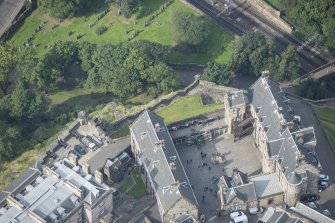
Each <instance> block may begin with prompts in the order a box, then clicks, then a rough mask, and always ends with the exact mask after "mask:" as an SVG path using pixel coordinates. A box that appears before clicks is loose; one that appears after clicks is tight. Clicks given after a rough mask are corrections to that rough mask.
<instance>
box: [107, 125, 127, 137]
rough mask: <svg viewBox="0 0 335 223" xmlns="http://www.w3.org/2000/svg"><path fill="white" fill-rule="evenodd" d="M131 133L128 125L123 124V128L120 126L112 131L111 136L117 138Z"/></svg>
mask: <svg viewBox="0 0 335 223" xmlns="http://www.w3.org/2000/svg"><path fill="white" fill-rule="evenodd" d="M129 134H130V130H129V127H128V126H123V127H121V128H119V129H118V130H117V131H116V132H114V133H112V135H111V137H112V139H116V138H121V137H124V136H127V135H129Z"/></svg>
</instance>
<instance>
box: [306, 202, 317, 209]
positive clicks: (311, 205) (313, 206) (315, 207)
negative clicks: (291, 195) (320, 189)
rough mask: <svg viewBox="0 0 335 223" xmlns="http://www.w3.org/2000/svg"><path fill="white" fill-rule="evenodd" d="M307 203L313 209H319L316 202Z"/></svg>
mask: <svg viewBox="0 0 335 223" xmlns="http://www.w3.org/2000/svg"><path fill="white" fill-rule="evenodd" d="M306 205H307V206H308V207H310V208H312V209H315V210H316V209H318V206H316V204H315V203H314V202H308V203H306Z"/></svg>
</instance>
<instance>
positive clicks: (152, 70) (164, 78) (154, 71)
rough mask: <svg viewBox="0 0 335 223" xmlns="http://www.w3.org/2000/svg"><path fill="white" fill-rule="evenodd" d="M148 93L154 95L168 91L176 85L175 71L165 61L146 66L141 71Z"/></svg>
mask: <svg viewBox="0 0 335 223" xmlns="http://www.w3.org/2000/svg"><path fill="white" fill-rule="evenodd" d="M142 78H143V79H144V80H145V83H146V84H145V85H146V87H147V88H148V93H149V94H150V95H152V96H154V97H157V96H158V95H159V94H162V93H168V92H170V91H172V90H173V89H175V88H176V87H177V86H178V81H177V78H176V72H175V71H174V70H173V69H172V68H171V67H169V66H167V65H166V64H165V63H158V64H155V65H153V66H150V67H148V68H147V69H146V70H145V71H143V73H142Z"/></svg>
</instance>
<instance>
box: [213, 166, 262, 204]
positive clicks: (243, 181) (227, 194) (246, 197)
mask: <svg viewBox="0 0 335 223" xmlns="http://www.w3.org/2000/svg"><path fill="white" fill-rule="evenodd" d="M218 186H219V187H223V188H222V192H223V198H224V203H225V204H229V203H230V202H232V201H233V200H234V199H235V198H238V199H240V200H242V201H244V202H250V201H255V200H257V194H256V189H255V185H254V183H253V182H249V183H248V182H247V175H245V174H244V173H242V172H240V171H235V172H234V174H233V176H232V177H227V176H222V177H221V178H220V180H219V182H218Z"/></svg>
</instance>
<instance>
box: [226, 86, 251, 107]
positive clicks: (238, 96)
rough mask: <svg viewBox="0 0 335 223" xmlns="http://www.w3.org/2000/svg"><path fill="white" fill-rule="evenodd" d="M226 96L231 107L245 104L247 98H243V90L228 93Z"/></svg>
mask: <svg viewBox="0 0 335 223" xmlns="http://www.w3.org/2000/svg"><path fill="white" fill-rule="evenodd" d="M228 96H229V97H228V98H229V103H230V106H231V107H234V106H237V105H243V104H246V99H247V98H246V97H245V96H244V93H243V90H239V91H235V92H232V93H229V94H228Z"/></svg>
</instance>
